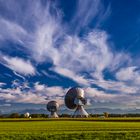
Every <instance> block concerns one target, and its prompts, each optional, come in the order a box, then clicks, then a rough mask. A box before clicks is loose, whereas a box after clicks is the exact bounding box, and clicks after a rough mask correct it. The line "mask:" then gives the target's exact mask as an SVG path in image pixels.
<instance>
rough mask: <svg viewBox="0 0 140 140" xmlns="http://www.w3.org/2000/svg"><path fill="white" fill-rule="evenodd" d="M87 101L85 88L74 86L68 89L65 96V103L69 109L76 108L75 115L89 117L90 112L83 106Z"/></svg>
mask: <svg viewBox="0 0 140 140" xmlns="http://www.w3.org/2000/svg"><path fill="white" fill-rule="evenodd" d="M86 103H87V101H86V99H85V96H84V90H83V89H81V88H78V87H73V88H71V89H69V90H68V92H67V93H66V96H65V104H66V106H67V107H68V108H69V109H75V112H74V115H73V117H88V113H87V112H86V111H85V109H84V108H83V106H84V105H85V104H86Z"/></svg>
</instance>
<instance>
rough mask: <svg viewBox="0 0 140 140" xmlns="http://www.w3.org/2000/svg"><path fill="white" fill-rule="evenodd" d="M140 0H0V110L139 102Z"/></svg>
mask: <svg viewBox="0 0 140 140" xmlns="http://www.w3.org/2000/svg"><path fill="white" fill-rule="evenodd" d="M139 7H140V0H134V1H133V2H132V0H20V1H19V0H6V1H5V0H0V111H1V112H2V113H5V112H6V111H19V110H22V109H29V108H30V109H33V108H36V109H39V108H46V104H47V102H48V101H50V100H56V101H57V102H58V103H59V104H60V107H61V108H60V110H61V109H62V110H63V109H67V108H66V107H65V104H64V96H65V94H66V92H67V91H68V89H69V88H71V87H74V86H78V87H81V88H83V89H84V91H85V96H86V98H87V101H88V103H87V105H86V108H87V109H88V108H90V109H94V108H101V107H102V108H103V107H106V108H111V109H128V110H129V109H140V63H139V62H140V58H139V56H140V46H139V45H140V8H139Z"/></svg>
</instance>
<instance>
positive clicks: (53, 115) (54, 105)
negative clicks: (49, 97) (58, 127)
mask: <svg viewBox="0 0 140 140" xmlns="http://www.w3.org/2000/svg"><path fill="white" fill-rule="evenodd" d="M58 108H59V104H58V103H57V102H56V101H50V102H48V104H47V110H48V111H49V112H51V114H50V115H49V117H50V118H58V115H57V113H56V112H57V110H58Z"/></svg>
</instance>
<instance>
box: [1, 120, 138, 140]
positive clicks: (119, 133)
mask: <svg viewBox="0 0 140 140" xmlns="http://www.w3.org/2000/svg"><path fill="white" fill-rule="evenodd" d="M7 139H11V140H38V139H41V140H46V139H52V140H56V139H57V140H78V139H79V140H94V139H95V140H123V139H125V140H140V118H117V119H116V118H112V119H97V118H95V119H89V118H88V119H1V120H0V140H7Z"/></svg>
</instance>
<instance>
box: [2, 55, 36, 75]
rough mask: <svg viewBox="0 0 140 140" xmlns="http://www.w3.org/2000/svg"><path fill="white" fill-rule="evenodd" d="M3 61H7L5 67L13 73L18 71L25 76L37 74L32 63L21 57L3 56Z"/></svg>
mask: <svg viewBox="0 0 140 140" xmlns="http://www.w3.org/2000/svg"><path fill="white" fill-rule="evenodd" d="M3 60H4V61H5V62H4V63H5V64H4V65H5V66H7V67H8V68H10V69H11V70H13V71H16V72H18V73H20V74H23V75H34V74H35V68H34V66H33V65H32V64H31V62H30V61H26V60H24V59H21V58H19V57H7V56H3Z"/></svg>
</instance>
